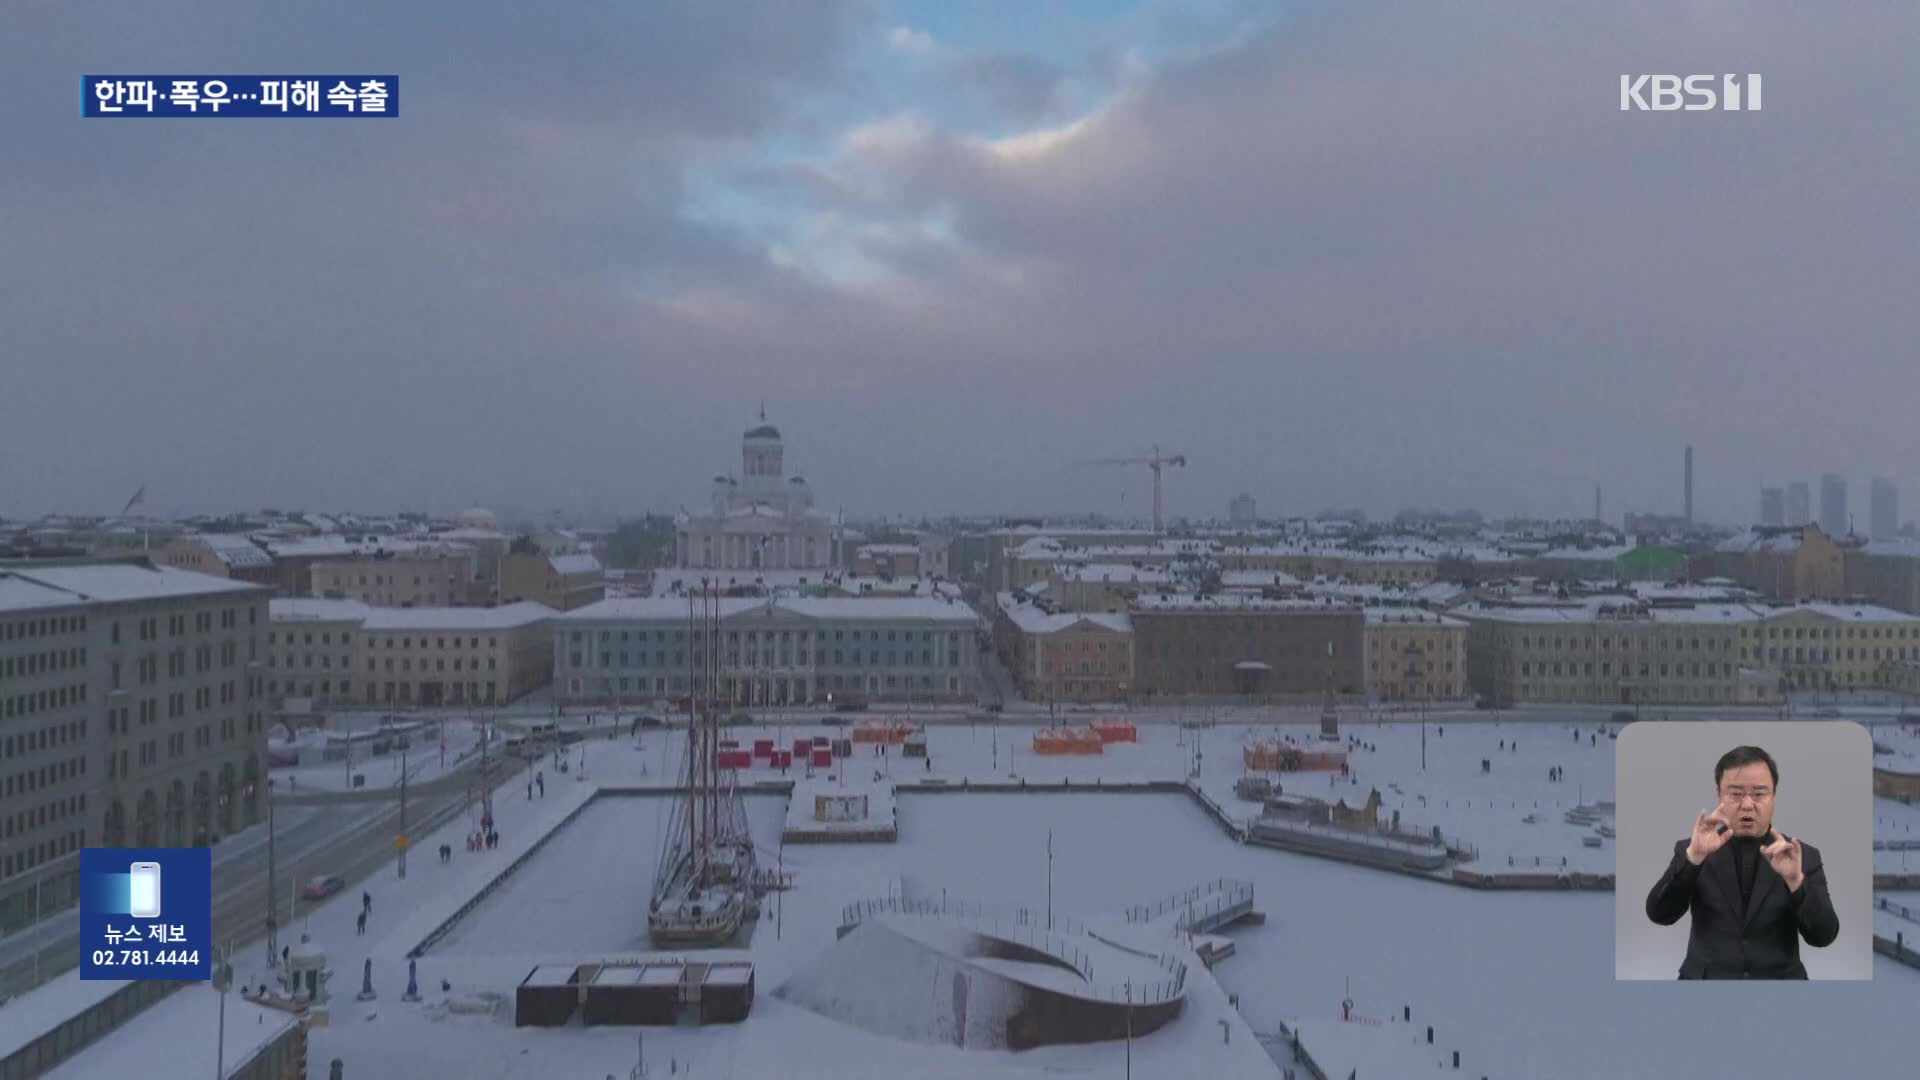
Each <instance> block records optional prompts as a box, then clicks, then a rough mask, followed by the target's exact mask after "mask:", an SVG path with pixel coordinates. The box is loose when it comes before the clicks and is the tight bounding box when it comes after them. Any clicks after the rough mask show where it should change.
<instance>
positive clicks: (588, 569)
mask: <svg viewBox="0 0 1920 1080" xmlns="http://www.w3.org/2000/svg"><path fill="white" fill-rule="evenodd" d="M547 562H548V563H550V564H551V565H552V566H553V572H554V573H556V574H594V573H598V572H599V571H600V560H599V559H596V558H594V557H593V556H591V555H587V554H581V553H575V554H572V555H553V556H549V557H548V559H547Z"/></svg>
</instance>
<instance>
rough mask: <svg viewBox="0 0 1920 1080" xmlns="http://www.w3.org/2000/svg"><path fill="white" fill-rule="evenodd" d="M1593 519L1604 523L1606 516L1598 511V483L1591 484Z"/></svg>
mask: <svg viewBox="0 0 1920 1080" xmlns="http://www.w3.org/2000/svg"><path fill="white" fill-rule="evenodd" d="M1593 520H1595V521H1598V522H1600V523H1601V524H1603V525H1604V524H1605V523H1606V520H1607V519H1606V517H1605V516H1604V515H1602V514H1601V513H1600V485H1599V484H1595V485H1593Z"/></svg>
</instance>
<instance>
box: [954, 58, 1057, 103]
mask: <svg viewBox="0 0 1920 1080" xmlns="http://www.w3.org/2000/svg"><path fill="white" fill-rule="evenodd" d="M951 76H952V78H953V80H954V82H955V83H956V84H957V85H959V86H962V87H964V88H966V89H968V90H971V91H973V92H975V93H978V94H979V95H980V96H982V97H983V98H985V99H986V101H987V102H988V103H989V104H990V105H992V106H993V107H994V108H995V109H996V110H998V111H1000V112H1001V113H1003V114H1006V115H1009V116H1012V117H1015V118H1018V119H1020V120H1033V119H1036V118H1038V117H1041V116H1045V115H1047V114H1048V113H1050V112H1052V111H1053V110H1054V109H1055V108H1056V107H1058V105H1059V104H1060V99H1061V95H1062V94H1063V92H1064V90H1065V88H1066V79H1067V72H1066V70H1065V69H1064V68H1061V67H1060V66H1059V65H1057V64H1051V63H1048V62H1046V61H1044V60H1041V59H1039V58H1037V57H1032V56H1022V55H1018V54H1014V53H990V54H986V55H979V56H968V57H963V58H961V59H958V60H955V61H954V62H953V65H952V68H951Z"/></svg>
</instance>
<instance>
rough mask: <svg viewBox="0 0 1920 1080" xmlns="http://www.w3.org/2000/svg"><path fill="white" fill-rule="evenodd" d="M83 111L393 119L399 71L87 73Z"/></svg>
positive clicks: (105, 115) (123, 115)
mask: <svg viewBox="0 0 1920 1080" xmlns="http://www.w3.org/2000/svg"><path fill="white" fill-rule="evenodd" d="M80 115H81V116H82V117H84V118H86V119H89V120H94V119H132V118H136V117H137V118H151V117H156V116H160V117H194V118H201V119H212V118H217V117H223V116H224V117H242V118H253V119H259V118H269V117H278V118H283V119H284V118H287V117H307V118H331V119H355V118H358V119H367V120H388V119H394V118H396V117H398V116H399V115H400V76H398V75H82V76H80Z"/></svg>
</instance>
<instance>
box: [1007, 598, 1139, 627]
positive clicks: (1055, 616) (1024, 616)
mask: <svg viewBox="0 0 1920 1080" xmlns="http://www.w3.org/2000/svg"><path fill="white" fill-rule="evenodd" d="M996 599H997V600H998V601H999V604H1000V610H1001V611H1002V612H1004V613H1005V614H1006V616H1007V618H1008V619H1010V620H1012V621H1013V624H1014V625H1015V626H1017V627H1019V628H1020V632H1021V633H1023V634H1057V633H1060V632H1061V631H1063V630H1071V629H1073V628H1074V627H1076V626H1082V625H1089V626H1097V627H1101V628H1103V629H1106V630H1112V631H1114V632H1116V633H1121V634H1125V633H1130V632H1131V631H1132V630H1133V620H1132V619H1130V618H1129V617H1128V616H1127V615H1126V614H1124V613H1119V612H1104V611H1061V612H1048V611H1045V610H1043V609H1041V608H1040V607H1038V606H1036V605H1034V604H1027V603H1022V602H1021V601H1020V600H1019V598H1018V597H1015V596H1014V595H1013V594H1012V593H1001V594H999V596H998V597H997V598H996Z"/></svg>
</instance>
